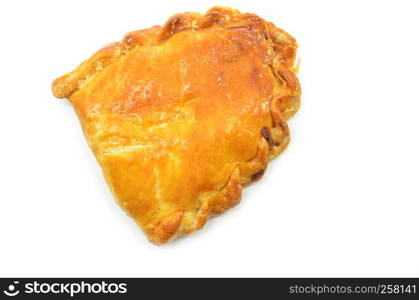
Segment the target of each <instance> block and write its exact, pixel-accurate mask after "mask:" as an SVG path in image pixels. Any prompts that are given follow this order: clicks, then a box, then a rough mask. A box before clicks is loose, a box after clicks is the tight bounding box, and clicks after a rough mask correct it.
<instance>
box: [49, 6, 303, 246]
mask: <svg viewBox="0 0 419 300" xmlns="http://www.w3.org/2000/svg"><path fill="white" fill-rule="evenodd" d="M296 49H297V44H296V41H295V40H294V38H292V37H291V36H290V35H289V34H287V33H286V32H284V31H283V30H281V29H278V28H276V27H275V26H274V25H273V24H272V23H270V22H267V21H265V20H263V19H261V18H259V17H258V16H256V15H254V14H242V13H240V12H238V11H236V10H232V9H228V8H222V7H214V8H212V9H211V10H209V11H208V12H207V13H206V14H205V15H201V14H198V13H183V14H177V15H174V16H173V17H171V18H170V19H169V20H168V21H167V22H166V24H165V25H164V26H155V27H152V28H149V29H145V30H139V31H134V32H131V33H128V34H127V35H126V36H125V37H124V38H123V40H122V42H116V43H112V44H110V45H108V46H106V47H104V48H102V49H100V50H99V51H98V52H96V53H95V54H94V55H93V56H92V57H91V58H89V59H88V60H86V61H84V62H83V63H82V64H80V65H79V66H78V67H77V68H76V69H75V70H74V71H72V72H70V73H68V74H66V75H64V76H62V77H60V78H58V79H56V80H55V81H54V83H53V86H52V88H53V93H54V95H55V96H56V97H58V98H68V99H69V100H70V102H71V103H72V105H73V107H74V109H75V111H76V112H77V115H78V117H79V119H80V122H81V125H82V128H83V132H84V135H85V136H86V139H87V141H88V144H89V146H90V147H91V149H92V150H93V152H94V154H95V156H96V158H97V161H98V162H99V164H100V165H101V167H102V169H103V174H104V176H105V178H106V181H107V183H108V185H109V187H110V189H111V190H112V192H113V194H114V196H115V198H116V200H117V201H118V203H119V204H120V206H121V207H123V208H124V209H125V211H126V212H127V213H128V214H129V215H130V216H131V217H132V218H133V219H134V220H135V221H136V222H137V223H138V224H139V225H140V227H141V228H142V229H143V231H144V232H145V234H146V235H147V237H148V238H149V240H150V241H151V242H153V243H157V244H161V243H165V242H167V241H169V240H171V239H173V238H174V237H176V236H179V235H183V234H188V233H191V232H193V231H195V230H198V229H200V228H201V227H202V226H203V225H204V224H205V222H206V221H207V219H208V217H210V216H213V215H218V214H220V213H222V212H224V211H225V210H227V209H229V208H231V207H233V206H235V205H236V204H237V203H239V202H240V197H241V190H242V186H243V185H244V184H247V183H250V182H252V181H255V180H258V179H259V178H260V177H261V176H262V175H263V173H264V170H265V169H266V167H267V163H268V161H269V159H272V158H273V157H275V156H276V155H278V154H279V153H281V152H282V151H283V150H284V149H285V148H286V147H287V145H288V142H289V139H290V137H289V131H288V127H287V123H286V120H287V119H288V118H290V117H291V116H292V115H293V114H295V112H296V111H297V110H298V107H299V103H300V87H299V83H298V80H297V78H296V76H295V74H294V73H295V71H296V70H295V68H294V67H293V66H294V61H295V53H296Z"/></svg>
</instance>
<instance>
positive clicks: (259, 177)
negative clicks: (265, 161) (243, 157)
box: [250, 169, 265, 181]
mask: <svg viewBox="0 0 419 300" xmlns="http://www.w3.org/2000/svg"><path fill="white" fill-rule="evenodd" d="M264 173H265V169H262V170H259V171H257V172H256V173H254V174H253V175H252V176H251V177H250V178H251V179H252V181H256V180H259V179H261V178H262V176H263V174H264Z"/></svg>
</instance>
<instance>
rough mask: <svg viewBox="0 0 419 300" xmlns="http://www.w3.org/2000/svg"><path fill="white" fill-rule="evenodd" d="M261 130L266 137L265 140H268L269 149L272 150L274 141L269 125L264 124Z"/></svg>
mask: <svg viewBox="0 0 419 300" xmlns="http://www.w3.org/2000/svg"><path fill="white" fill-rule="evenodd" d="M260 132H261V134H262V136H263V137H264V138H265V140H266V141H267V142H268V145H269V150H272V147H273V145H274V142H273V140H272V136H271V131H270V130H269V128H268V127H266V126H264V127H262V129H261V131H260Z"/></svg>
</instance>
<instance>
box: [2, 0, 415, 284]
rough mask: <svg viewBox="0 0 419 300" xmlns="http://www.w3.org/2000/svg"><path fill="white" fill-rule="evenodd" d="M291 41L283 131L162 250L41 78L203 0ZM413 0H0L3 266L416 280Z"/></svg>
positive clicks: (63, 272)
mask: <svg viewBox="0 0 419 300" xmlns="http://www.w3.org/2000/svg"><path fill="white" fill-rule="evenodd" d="M216 4H221V5H225V6H231V7H234V8H237V9H239V10H241V11H242V12H253V13H256V14H258V15H260V16H261V17H263V18H265V19H267V20H270V21H272V22H274V23H275V24H276V25H277V26H278V27H281V28H283V29H285V30H286V31H288V32H290V33H291V34H292V35H293V36H295V37H296V38H297V40H298V42H299V44H300V52H299V54H300V57H301V68H300V76H299V77H300V79H301V85H302V90H303V98H302V106H301V110H300V112H299V113H298V114H297V115H296V116H295V118H293V119H292V120H291V121H290V123H289V125H290V129H291V133H292V142H291V144H290V146H289V148H288V149H287V151H286V152H285V153H284V154H283V155H281V156H280V157H279V158H277V159H276V160H275V161H273V162H272V163H271V164H270V166H269V168H268V171H267V172H266V174H265V176H264V178H263V180H261V181H260V182H258V183H257V184H254V185H252V186H251V187H249V188H247V189H246V190H245V191H244V194H243V199H242V203H241V204H240V205H239V206H237V207H236V208H234V209H232V210H231V211H229V212H228V213H226V214H224V215H222V216H220V217H217V218H214V219H211V220H210V221H209V222H208V223H207V225H206V226H205V228H204V229H203V230H201V231H199V232H197V233H194V234H192V235H190V236H188V237H186V238H182V239H179V240H177V241H175V242H173V243H171V244H168V245H165V246H160V247H157V246H154V245H152V244H150V243H149V242H148V241H147V240H146V238H145V237H144V235H143V234H142V233H141V231H140V230H139V229H138V228H137V227H136V225H135V223H134V222H133V221H132V220H131V219H130V218H128V217H127V216H126V215H125V213H124V212H123V211H122V210H121V209H120V208H119V206H118V205H117V204H116V203H115V201H114V200H113V198H112V196H111V193H110V192H109V191H108V188H107V186H106V184H105V181H104V179H103V178H102V175H101V170H100V167H99V166H98V164H97V163H96V161H95V158H94V156H93V154H92V153H91V151H90V150H89V148H88V146H87V144H86V142H85V140H84V137H83V135H82V132H81V130H80V126H79V123H78V120H77V118H76V115H75V114H74V112H73V110H72V107H71V106H70V105H69V104H68V102H67V101H66V100H58V99H55V98H54V97H53V96H52V94H51V90H50V85H51V82H52V81H53V79H54V78H55V77H57V76H60V75H62V74H64V73H66V72H68V71H70V70H71V69H72V68H74V67H75V66H76V65H77V64H78V63H80V62H81V61H82V60H83V59H85V58H87V57H89V56H90V55H91V54H92V53H93V52H95V51H96V50H97V49H99V48H100V47H102V46H103V45H105V44H107V43H109V42H112V41H116V40H120V39H121V37H122V36H123V35H124V34H125V33H126V32H128V31H132V30H135V29H141V28H145V27H149V26H152V25H156V24H162V23H164V22H165V21H166V19H167V18H168V17H169V16H171V15H172V14H174V13H178V12H184V11H198V12H202V13H203V12H205V11H206V10H207V9H209V8H210V7H212V6H213V5H216ZM418 11H419V10H418V5H417V2H416V3H415V1H392V2H388V1H359V2H358V1H280V0H275V1H262V0H257V1H255V0H251V1H243V0H241V1H222V0H219V1H197V0H193V1H180V0H176V1H157V0H152V1H139V0H135V1H80V2H78V1H25V2H22V1H7V2H6V1H2V2H1V4H0V28H1V40H0V45H1V47H0V49H1V50H0V51H1V53H0V82H1V88H0V97H1V99H0V101H1V106H0V128H1V131H0V141H1V147H0V184H1V187H0V243H1V245H0V276H12V277H13V276H288V277H289V276H419V234H418V229H419V217H418V213H419V188H418V186H419V183H418V179H419V92H418V90H419V89H418V71H417V70H418V69H419V59H418V53H419V42H418V41H419V39H418V28H419V21H418Z"/></svg>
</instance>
